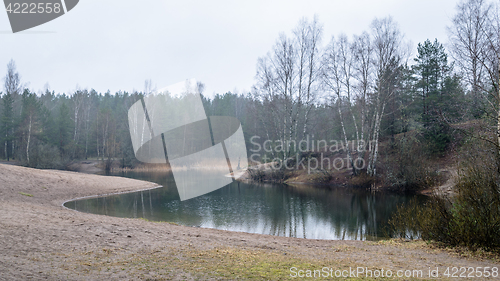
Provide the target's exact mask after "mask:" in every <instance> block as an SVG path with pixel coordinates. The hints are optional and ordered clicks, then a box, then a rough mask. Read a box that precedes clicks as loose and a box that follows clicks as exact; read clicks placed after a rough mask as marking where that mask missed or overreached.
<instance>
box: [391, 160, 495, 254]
mask: <svg viewBox="0 0 500 281" xmlns="http://www.w3.org/2000/svg"><path fill="white" fill-rule="evenodd" d="M490 156H491V157H487V156H485V155H482V156H472V157H471V158H470V161H468V162H466V163H465V164H464V165H463V166H462V168H461V170H460V173H459V180H458V183H457V185H456V187H455V191H456V196H455V197H452V198H451V199H443V198H440V197H437V196H433V197H432V198H431V200H429V202H428V203H427V204H424V205H418V204H417V203H416V202H411V203H410V204H408V205H407V206H404V207H400V208H398V211H397V212H396V213H395V214H394V215H393V217H392V218H391V220H390V222H389V224H390V226H391V234H392V236H393V237H401V238H410V239H411V238H415V237H418V236H420V237H422V239H425V240H435V241H440V242H444V243H447V244H449V245H453V246H466V247H469V248H472V249H476V248H485V249H489V250H498V249H500V236H499V235H498V234H499V233H500V181H499V171H498V167H497V165H498V164H497V160H498V159H495V156H494V155H491V154H490Z"/></svg>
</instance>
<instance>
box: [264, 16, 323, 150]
mask: <svg viewBox="0 0 500 281" xmlns="http://www.w3.org/2000/svg"><path fill="white" fill-rule="evenodd" d="M321 37H322V27H321V25H320V24H319V23H318V20H317V18H314V20H313V21H312V22H309V21H307V20H306V19H302V20H301V21H300V22H299V24H298V26H297V27H296V28H295V29H294V31H293V36H292V37H288V36H286V35H285V34H280V36H279V38H278V40H277V41H276V43H275V45H274V47H273V51H272V52H270V53H268V54H267V56H265V57H263V58H259V60H258V64H257V75H256V78H257V81H258V82H257V84H256V85H255V86H254V93H255V96H256V98H257V99H258V100H260V101H261V102H262V104H263V105H265V106H266V107H267V110H269V111H270V115H271V116H270V117H271V118H270V119H269V120H266V122H267V123H270V122H272V123H273V124H266V127H267V129H266V130H267V131H268V132H269V133H270V135H271V136H273V138H276V139H278V140H280V141H281V142H282V144H283V146H284V153H283V157H284V158H286V157H288V156H289V155H290V153H292V152H293V151H292V149H297V147H292V144H293V143H295V144H297V140H298V139H301V138H303V137H304V135H305V134H307V124H308V123H309V113H310V110H311V108H312V107H313V106H314V102H315V101H316V98H317V92H318V87H319V82H320V81H319V75H320V72H319V68H320V67H321V64H320V56H319V51H320V50H319V44H320V42H321ZM300 126H302V128H299V127H300ZM300 133H302V136H301V135H300Z"/></svg>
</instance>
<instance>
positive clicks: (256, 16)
mask: <svg viewBox="0 0 500 281" xmlns="http://www.w3.org/2000/svg"><path fill="white" fill-rule="evenodd" d="M456 3H457V0H442V1H435V0H420V1H395V0H383V1H374V0H352V1H345V0H344V1H337V0H333V1H332V0H331V1H326V0H325V1H290V0H283V1H256V0H253V1H160V0H141V1H130V0H112V1H111V0H104V1H103V0H100V1H99V0H80V3H79V4H78V5H77V6H76V7H75V8H74V9H73V10H71V11H70V12H69V13H68V14H66V15H64V16H62V17H60V18H57V19H55V20H53V21H51V22H49V23H46V24H44V25H41V26H38V27H35V28H32V29H30V30H28V31H25V32H21V33H16V34H12V33H11V31H10V26H9V21H8V18H7V13H6V12H5V11H0V38H1V39H0V42H1V43H0V46H1V47H0V50H1V52H0V76H1V77H4V76H5V73H6V69H7V68H6V66H7V63H8V61H9V60H10V59H11V58H12V59H14V60H15V62H16V64H17V68H18V71H19V73H20V74H21V78H22V81H23V82H29V88H30V89H33V90H36V91H38V90H42V89H43V88H44V85H45V84H46V83H49V85H50V89H51V90H54V91H55V92H56V93H61V92H69V91H74V90H75V89H76V88H77V86H78V87H79V88H82V89H83V88H88V89H90V88H94V89H96V90H97V91H99V92H106V91H107V90H108V89H109V90H110V91H111V93H114V92H116V91H118V90H123V91H132V90H134V89H135V90H139V91H140V90H143V88H144V81H145V80H146V79H151V80H152V82H153V85H154V86H157V87H158V88H162V87H164V86H167V85H170V84H173V83H176V82H179V81H182V80H184V79H188V78H196V79H197V80H199V81H202V82H204V83H205V85H206V94H209V95H210V96H211V95H212V93H214V92H217V93H224V92H227V91H234V90H237V91H238V92H240V93H241V92H243V91H248V90H250V88H251V86H252V84H253V83H254V76H255V71H256V63H257V58H258V57H260V56H264V55H265V54H266V53H267V52H268V51H269V50H271V48H272V46H273V44H274V42H275V40H276V39H277V37H278V35H279V33H280V32H285V33H287V34H289V33H290V31H291V30H292V29H293V28H294V27H295V26H296V24H297V23H298V21H299V19H300V18H301V17H308V18H309V19H312V17H313V16H314V15H315V14H317V15H318V16H319V20H320V22H321V23H323V25H324V40H323V43H324V44H326V43H327V41H329V40H330V37H331V36H332V35H338V34H340V33H342V32H343V33H346V34H347V35H349V36H351V35H353V34H359V33H361V32H362V31H363V30H368V29H369V25H370V22H371V21H372V20H373V19H374V18H375V17H379V18H381V17H385V16H388V15H392V16H393V18H394V19H395V21H396V22H398V23H399V25H400V28H401V31H402V32H403V33H405V35H406V38H407V39H409V40H411V41H412V42H413V45H414V49H416V44H417V43H418V42H422V41H424V40H425V39H427V38H430V39H434V38H438V40H439V41H441V42H442V43H446V41H447V35H446V26H447V25H449V24H450V19H451V17H452V16H453V14H454V12H455V10H454V9H455V5H456ZM414 52H416V51H414ZM2 84H3V83H2ZM2 90H3V88H2Z"/></svg>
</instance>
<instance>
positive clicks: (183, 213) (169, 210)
mask: <svg viewBox="0 0 500 281" xmlns="http://www.w3.org/2000/svg"><path fill="white" fill-rule="evenodd" d="M123 176H127V177H132V178H137V179H144V180H149V181H153V182H156V183H159V184H161V185H163V186H164V187H163V188H158V189H153V190H146V191H140V192H134V193H128V194H120V195H112V196H107V197H99V198H92V199H85V200H78V201H72V202H68V203H66V204H65V206H66V207H68V208H71V209H75V210H78V211H82V212H88V213H96V214H103V215H109V216H117V217H132V218H146V219H148V220H154V221H167V222H175V223H178V224H182V225H187V226H199V227H206V228H217V229H224V230H231V231H243V232H250V233H261V234H270V235H278V236H287V237H298V238H310V239H350V240H375V239H377V238H378V237H383V236H385V230H386V226H387V221H388V219H389V217H390V215H391V214H392V212H394V211H395V209H396V207H397V206H398V205H399V204H402V203H405V202H408V201H409V200H410V199H411V198H410V197H409V196H402V195H397V194H384V193H370V192H367V191H361V190H349V189H345V188H334V189H326V188H323V187H311V186H306V185H304V186H302V185H301V186H285V185H256V184H245V183H238V182H234V183H232V184H230V185H227V186H225V187H223V188H221V189H219V190H216V191H214V192H211V193H209V194H206V195H203V196H200V197H197V198H194V199H191V200H187V201H182V202H181V201H180V200H179V196H178V194H177V190H176V188H175V183H174V182H173V181H172V178H170V177H167V178H165V176H164V174H161V173H127V174H123ZM419 200H425V198H423V197H419Z"/></svg>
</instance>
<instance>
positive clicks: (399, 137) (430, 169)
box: [0, 0, 500, 243]
mask: <svg viewBox="0 0 500 281" xmlns="http://www.w3.org/2000/svg"><path fill="white" fill-rule="evenodd" d="M447 28H448V34H449V37H448V38H445V39H441V38H440V39H436V38H429V39H428V40H426V41H424V42H419V43H418V44H417V46H416V49H415V48H414V46H413V45H412V44H411V43H410V42H408V41H407V40H406V39H405V36H404V31H403V30H400V28H399V26H398V23H397V22H395V21H394V20H393V18H392V17H390V16H388V17H385V18H376V19H374V20H373V21H372V23H371V25H370V26H368V27H367V29H366V31H365V32H363V33H361V34H357V35H346V34H340V35H335V36H331V35H327V34H324V33H323V27H322V24H321V22H320V20H319V19H318V18H316V17H314V18H313V19H307V18H303V19H301V20H300V21H299V22H298V24H297V25H296V26H295V27H294V28H293V29H292V30H291V32H289V33H282V34H280V36H279V37H278V38H277V39H276V42H275V44H274V45H273V46H270V50H269V52H268V53H267V54H262V56H261V57H260V58H259V59H258V61H257V62H256V65H257V68H256V69H257V71H256V75H255V84H254V86H253V88H252V89H251V91H249V92H247V93H231V92H226V93H218V94H215V96H214V97H209V95H207V94H206V93H204V85H203V84H202V83H199V84H198V85H197V87H196V89H197V90H196V91H197V92H198V93H199V94H200V95H202V98H203V103H204V107H205V111H206V114H207V115H208V116H218V115H220V116H234V117H236V118H237V119H238V120H240V122H241V124H242V128H243V132H244V134H245V140H246V142H247V150H248V155H249V156H250V155H252V154H254V153H255V151H254V148H255V147H256V144H258V145H259V146H262V145H266V144H265V142H266V141H269V142H267V145H268V146H269V144H270V145H271V147H268V148H269V149H267V150H263V151H258V155H257V157H253V158H252V159H251V160H252V161H253V162H254V163H255V162H270V161H286V160H287V159H290V158H293V157H295V156H300V157H309V156H310V155H311V153H312V152H314V151H309V152H307V151H306V152H304V147H301V145H302V144H301V143H303V142H301V141H303V140H309V139H312V140H316V141H320V140H323V141H324V143H325V144H326V143H328V142H330V141H333V140H335V141H337V142H342V143H344V144H349V143H351V144H356V145H360V144H363V146H364V147H365V148H366V149H363V150H362V151H361V150H359V149H356V148H355V146H345V151H344V152H345V157H346V159H348V161H349V162H350V164H351V167H352V170H351V171H350V173H351V175H352V176H353V177H367V178H369V179H370V180H373V179H377V178H381V179H382V182H383V184H384V185H388V186H392V187H394V188H396V189H398V188H399V189H402V190H413V189H418V188H425V187H428V186H430V185H432V184H435V182H436V181H439V177H438V175H437V174H436V170H437V169H436V167H435V164H436V163H441V165H443V166H446V165H452V164H453V165H454V164H456V163H459V164H460V165H461V166H460V167H461V170H460V171H462V172H461V174H460V175H462V176H464V177H462V178H461V179H462V180H461V181H460V184H463V185H467V184H469V185H473V186H481V187H485V186H489V187H491V189H489V190H490V191H488V192H489V193H487V194H488V195H487V197H488V198H487V199H484V200H486V201H481V200H482V199H481V200H479V199H477V198H476V199H477V200H479V201H478V202H477V204H479V205H481V204H484V203H485V202H490V201H491V200H496V201H494V204H497V205H494V206H499V205H498V202H500V201H499V197H500V195H499V193H498V190H499V189H498V183H499V180H498V177H499V176H500V164H499V160H500V154H499V153H500V81H499V74H500V15H499V12H498V7H497V6H495V5H494V3H492V2H487V1H481V0H469V1H462V2H460V3H459V4H458V5H457V9H456V12H455V14H454V16H453V18H452V21H451V23H450V25H449V26H448V27H447ZM3 82H4V87H3V91H2V92H1V103H0V144H1V146H0V147H1V149H0V159H5V161H12V160H15V161H18V162H19V163H21V164H22V165H25V166H28V167H34V168H55V169H66V168H67V167H68V165H70V164H71V163H72V162H73V161H79V160H82V159H89V158H93V159H95V158H97V159H102V160H103V161H104V160H107V161H108V162H114V163H115V165H117V166H119V167H121V168H134V167H136V166H137V165H138V164H139V163H138V161H137V160H136V159H135V156H134V151H133V148H132V143H131V139H130V133H129V130H128V117H127V112H128V109H129V107H130V106H131V105H132V104H134V103H135V102H136V101H138V100H140V99H141V98H143V97H144V96H146V95H149V94H152V93H154V92H155V89H153V87H152V86H151V85H152V82H151V81H149V80H146V82H145V86H144V90H143V91H140V92H139V91H133V92H127V91H120V92H117V93H110V92H106V93H98V92H96V91H95V90H93V89H79V88H77V89H76V90H74V91H72V92H68V93H55V92H54V91H50V89H49V88H47V89H44V90H39V91H36V90H33V89H29V88H27V87H26V86H25V85H26V83H25V82H26V81H23V80H22V76H21V73H19V72H18V70H17V68H16V64H15V61H14V60H11V61H10V62H9V64H8V65H7V73H6V74H5V76H4V79H3ZM158 82H159V81H158ZM204 82H205V83H209V81H204ZM306 150H307V149H306ZM318 150H319V149H318ZM253 156H255V155H253ZM263 159H264V160H263ZM450 159H454V161H455V162H456V163H450V162H449V161H451V160H450ZM361 162H362V163H363V164H362V165H361V164H360V163H361ZM326 172H329V171H326ZM485 173H488V175H485ZM473 176H475V177H476V178H475V179H476V180H471V177H473ZM467 180H469V182H468V181H467ZM478 180H479V181H482V183H478ZM479 193H480V192H479ZM479 193H478V194H479ZM469 195H470V194H469ZM477 200H476V201H477ZM488 200H489V201H488ZM464 204H465V203H464ZM462 206H465V205H462ZM497 209H498V208H497ZM410 211H411V210H410ZM413 211H415V210H413ZM448 211H449V212H452V211H450V210H448ZM455 211H456V210H455ZM486 211H487V212H488V216H489V217H492V216H494V214H497V213H498V210H496V211H494V212H493V211H491V209H489V210H485V212H486ZM415 212H417V211H415ZM418 212H421V211H418ZM482 215H484V214H482ZM429 216H430V215H429ZM431 217H432V216H431ZM445 217H446V216H445ZM497 217H498V216H497ZM448 219H449V221H448V222H449V223H450V224H451V223H452V219H451V218H450V217H448ZM496 221H497V222H498V219H497V220H496ZM496 224H497V223H495V225H496ZM405 227H406V226H405ZM408 227H409V226H408ZM412 227H417V226H415V225H414V226H412ZM426 227H429V224H427V225H426ZM456 227H457V228H459V225H457V226H456ZM417 228H419V229H420V231H422V228H423V224H420V225H418V227H417ZM405 233H406V232H405ZM404 235H406V234H404ZM464 235H465V234H464ZM467 235H469V234H467ZM434 238H436V237H434ZM448 238H449V237H448ZM448 238H443V237H441V238H439V239H441V240H443V239H444V240H446V239H448ZM484 239H486V240H485V241H489V242H488V243H490V242H491V241H492V240H491V239H492V238H491V237H490V238H484ZM494 241H497V242H495V243H500V242H499V241H498V238H496V239H494ZM476 242H477V241H476ZM476 242H474V243H476ZM477 243H479V242H477Z"/></svg>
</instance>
